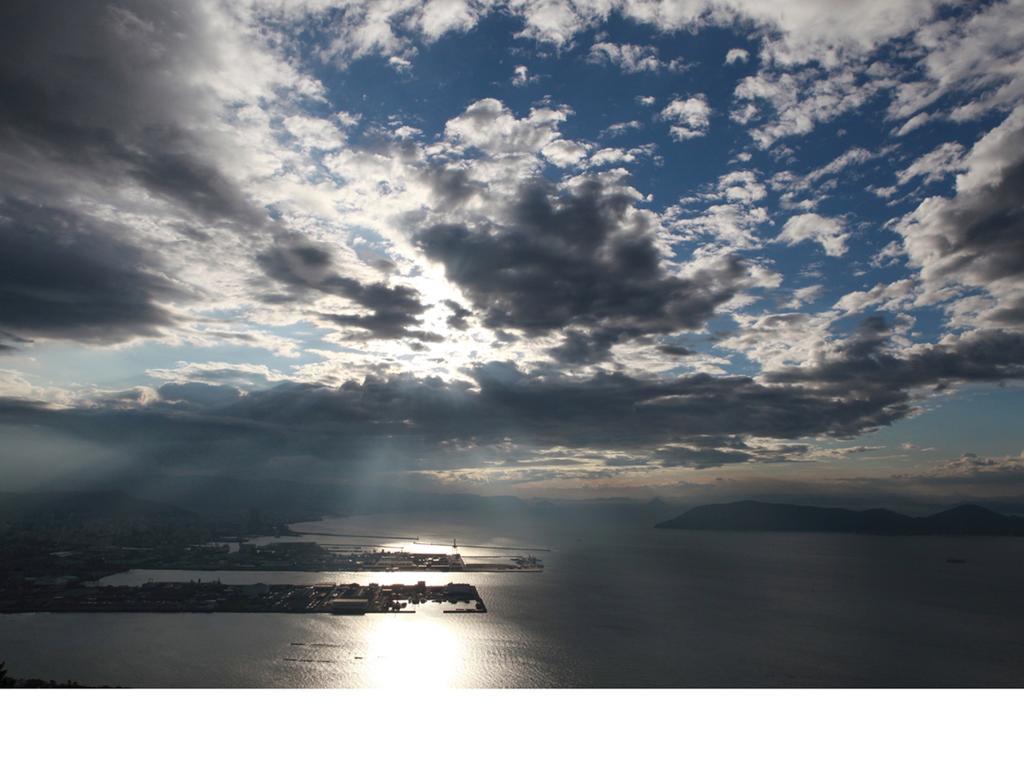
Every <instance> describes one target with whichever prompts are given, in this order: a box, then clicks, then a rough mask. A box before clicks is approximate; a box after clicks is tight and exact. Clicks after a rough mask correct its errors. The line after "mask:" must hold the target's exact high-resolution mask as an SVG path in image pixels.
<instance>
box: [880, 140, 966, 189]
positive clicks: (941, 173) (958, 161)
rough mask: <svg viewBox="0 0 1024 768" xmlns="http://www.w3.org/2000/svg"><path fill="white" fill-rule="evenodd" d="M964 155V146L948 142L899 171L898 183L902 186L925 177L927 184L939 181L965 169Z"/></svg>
mask: <svg viewBox="0 0 1024 768" xmlns="http://www.w3.org/2000/svg"><path fill="white" fill-rule="evenodd" d="M963 154H964V148H963V146H962V145H960V144H958V143H957V142H955V141H947V142H946V143H945V144H941V145H939V146H938V147H936V148H935V149H933V150H932V151H931V152H928V153H926V154H924V155H921V157H919V158H917V159H916V160H915V161H914V162H913V163H911V164H910V165H908V166H907V167H906V168H904V169H903V170H901V171H897V172H896V183H897V184H899V185H900V186H902V185H904V184H907V183H908V182H910V181H911V180H912V179H916V178H917V177H919V176H924V181H925V183H929V182H933V181H939V180H940V179H942V178H944V177H946V176H948V175H949V174H951V173H956V172H957V171H959V170H962V169H963Z"/></svg>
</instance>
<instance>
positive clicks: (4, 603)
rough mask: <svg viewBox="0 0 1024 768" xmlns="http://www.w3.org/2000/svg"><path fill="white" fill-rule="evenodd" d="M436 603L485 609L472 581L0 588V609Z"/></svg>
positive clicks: (402, 609) (380, 609) (365, 607)
mask: <svg viewBox="0 0 1024 768" xmlns="http://www.w3.org/2000/svg"><path fill="white" fill-rule="evenodd" d="M425 603H442V604H446V605H447V606H448V607H447V608H446V610H445V611H444V612H445V613H449V612H456V613H486V612H487V607H486V606H485V605H484V602H483V599H482V598H481V597H480V593H479V592H478V591H477V588H476V587H475V586H473V585H472V584H463V583H449V584H445V585H443V586H428V585H427V584H426V583H425V582H423V581H420V582H417V583H416V584H390V585H380V584H369V585H361V584H313V585H296V584H262V583H257V584H222V583H220V582H219V581H189V582H149V583H146V584H143V585H141V586H135V587H128V586H103V587H100V586H76V587H70V588H68V587H59V588H58V587H46V586H38V585H24V586H23V587H22V588H21V589H18V590H6V591H4V592H3V593H0V613H38V612H49V613H223V612H228V613H327V614H333V615H336V616H359V615H363V614H367V613H415V611H416V606H418V605H422V604H425Z"/></svg>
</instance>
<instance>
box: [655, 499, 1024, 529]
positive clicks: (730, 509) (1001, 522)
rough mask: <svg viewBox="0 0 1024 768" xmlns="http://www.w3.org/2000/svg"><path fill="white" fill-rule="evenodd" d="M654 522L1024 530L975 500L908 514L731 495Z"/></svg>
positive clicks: (1020, 522)
mask: <svg viewBox="0 0 1024 768" xmlns="http://www.w3.org/2000/svg"><path fill="white" fill-rule="evenodd" d="M654 527H655V528H675V529H684V530H703V531H710V530H714V531H806V532H817V533H874V534H889V535H929V534H930V535H947V536H965V535H986V536H1024V518H1022V517H1017V516H1012V515H1001V514H999V513H998V512H993V511H992V510H990V509H986V508H985V507H980V506H977V505H975V504H961V505H959V506H956V507H952V508H950V509H946V510H944V511H942V512H937V513H935V514H934V515H928V516H925V517H910V516H909V515H901V514H900V513H898V512H893V511H891V510H888V509H864V510H853V509H844V508H842V507H813V506H804V505H801V504H772V503H768V502H763V501H734V502H731V503H728V504H704V505H701V506H698V507H693V508H692V509H690V510H689V511H687V512H684V513H683V514H681V515H678V516H676V517H673V518H671V519H669V520H664V521H662V522H660V523H658V524H656V525H655V526H654Z"/></svg>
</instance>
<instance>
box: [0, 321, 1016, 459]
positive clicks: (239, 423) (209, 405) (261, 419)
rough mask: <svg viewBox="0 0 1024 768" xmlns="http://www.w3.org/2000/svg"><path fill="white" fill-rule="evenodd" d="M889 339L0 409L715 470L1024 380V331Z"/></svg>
mask: <svg viewBox="0 0 1024 768" xmlns="http://www.w3.org/2000/svg"><path fill="white" fill-rule="evenodd" d="M887 338H888V329H887V328H886V327H885V326H884V324H882V323H880V322H879V321H877V320H876V319H870V320H869V321H868V322H867V323H865V324H864V325H863V326H862V328H861V329H860V331H859V332H858V333H856V334H855V336H854V337H853V338H852V339H851V340H850V341H849V342H848V344H847V346H846V347H844V348H843V349H841V350H840V351H839V352H838V353H837V354H836V355H835V358H834V359H832V360H830V361H829V362H826V363H822V364H821V365H818V366H815V367H806V368H802V369H797V370H794V371H791V372H788V373H786V374H782V373H777V374H774V375H773V376H772V377H771V379H770V380H769V381H768V382H767V383H760V382H758V381H756V380H754V379H752V378H749V377H745V376H718V377H715V376H710V375H706V374H696V375H688V376H681V377H678V378H673V379H667V378H666V379H640V378H635V377H631V376H627V375H624V374H618V373H616V374H610V373H599V374H596V375H594V376H591V377H589V378H580V377H570V376H564V375H561V374H558V373H555V372H551V371H544V372H533V373H530V372H524V371H522V370H520V369H518V368H517V367H516V366H514V365H511V364H507V363H490V364H486V365H481V366H478V367H476V368H474V369H471V371H470V373H471V374H472V379H473V380H472V381H471V382H444V381H442V380H440V379H436V378H427V379H416V378H413V377H411V376H395V377H391V378H374V377H368V378H367V379H365V380H364V381H363V382H362V383H357V382H347V383H345V384H343V385H342V386H340V387H338V388H328V387H322V386H314V385H306V384H295V383H289V384H282V385H279V386H276V387H272V388H270V389H266V390H261V391H253V392H249V393H247V394H244V395H243V394H241V393H239V392H238V391H237V390H235V389H234V388H232V387H209V386H200V387H196V386H192V385H178V384H176V385H173V386H165V387H164V388H162V389H161V390H160V393H159V394H160V398H159V399H158V400H157V401H156V402H149V401H143V400H141V399H140V400H138V401H137V402H136V401H132V400H131V398H128V397H124V396H118V398H117V399H116V406H115V405H111V404H107V405H103V404H100V405H97V406H94V407H92V408H73V409H65V410H49V409H45V408H43V407H41V406H39V405H37V404H31V403H26V402H23V401H7V402H6V404H5V406H4V408H3V409H2V416H0V419H2V420H3V421H4V422H6V423H11V424H22V425H24V424H38V425H40V426H48V427H51V428H54V429H59V430H62V431H67V432H70V433H72V434H74V435H75V436H78V437H81V438H85V439H90V440H97V441H101V442H114V443H123V444H124V445H127V446H147V447H149V448H153V447H159V448H160V449H161V454H160V455H161V456H163V457H165V458H166V457H167V456H168V455H169V454H168V453H167V451H171V453H174V451H179V452H180V458H181V460H183V461H188V460H190V458H189V457H190V456H191V455H192V452H193V451H194V448H195V446H196V445H199V444H201V445H202V446H203V449H204V450H205V451H212V452H213V453H214V454H217V453H218V448H217V447H218V446H221V447H222V448H223V450H225V451H226V450H227V447H230V452H231V457H232V458H231V460H237V461H241V460H242V459H241V457H243V456H244V457H247V458H248V459H249V460H252V461H258V460H261V459H267V458H270V457H274V456H287V455H293V454H302V455H315V456H318V457H321V458H323V459H325V460H343V461H344V460H357V459H358V457H360V456H363V455H366V454H367V452H373V451H376V450H384V449H386V450H387V451H388V452H390V453H391V454H393V455H394V456H395V457H401V458H402V460H403V461H406V462H409V463H411V464H412V465H418V466H429V465H430V464H431V462H437V461H441V460H442V458H441V457H443V456H445V455H446V453H447V451H448V448H449V447H450V446H453V445H461V446H476V447H477V448H486V447H487V446H497V445H500V444H503V443H505V442H506V441H512V443H513V444H516V445H520V446H526V447H529V448H530V449H537V448H558V447H560V448H566V449H574V450H587V449H589V450H615V451H629V450H653V451H657V453H656V454H655V457H654V460H655V461H658V462H659V463H662V464H668V465H671V466H692V467H708V466H720V465H721V464H724V463H737V462H740V461H761V462H763V461H782V460H788V459H792V458H799V457H800V456H802V455H803V453H804V452H805V451H806V449H805V448H804V447H803V446H800V445H785V444H783V445H778V444H768V445H769V447H763V444H755V443H752V442H751V441H750V439H751V438H755V437H756V438H773V439H777V440H794V439H799V438H804V437H807V436H820V435H828V436H832V437H849V436H853V435H857V434H860V433H863V432H865V431H869V430H872V429H875V428H878V427H881V426H885V425H888V424H891V423H893V422H894V421H896V420H898V419H900V418H903V417H905V416H907V415H908V414H909V413H911V412H912V410H913V408H914V396H913V391H914V390H915V389H918V388H920V387H930V386H937V385H941V384H944V383H951V382H960V381H969V382H970V381H998V380H1003V379H1010V378H1021V377H1024V363H1022V362H1021V361H1022V360H1024V355H1022V352H1024V336H1021V335H1020V334H1017V335H1014V334H1008V333H989V334H977V335H976V336H974V337H972V338H969V339H963V340H961V341H960V342H957V343H955V344H951V345H948V346H945V347H943V346H936V347H934V348H932V349H925V350H919V351H915V352H914V353H913V354H911V355H910V356H908V357H906V358H900V357H898V356H897V355H896V354H895V353H894V352H890V351H888V349H887V347H886V345H885V344H886V340H887ZM212 460H213V461H220V460H221V459H212ZM223 460H225V461H227V460H228V459H227V458H224V459H223ZM396 460H397V458H396ZM340 471H344V469H343V468H342V469H341V470H340Z"/></svg>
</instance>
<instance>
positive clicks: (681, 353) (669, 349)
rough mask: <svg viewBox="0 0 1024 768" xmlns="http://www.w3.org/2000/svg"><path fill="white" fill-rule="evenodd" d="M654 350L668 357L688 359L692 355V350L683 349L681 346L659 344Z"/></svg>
mask: <svg viewBox="0 0 1024 768" xmlns="http://www.w3.org/2000/svg"><path fill="white" fill-rule="evenodd" d="M656 349H657V350H658V351H659V352H661V354H663V355H668V356H669V357H689V356H690V355H692V354H693V350H692V349H690V348H688V347H684V346H683V345H682V344H659V345H658V346H657V347H656Z"/></svg>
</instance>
